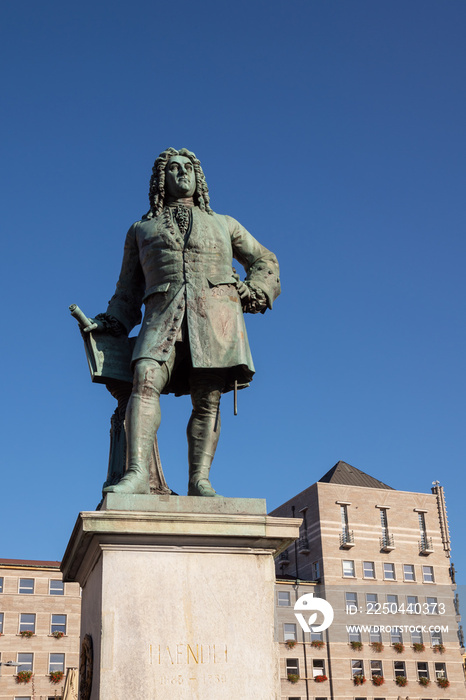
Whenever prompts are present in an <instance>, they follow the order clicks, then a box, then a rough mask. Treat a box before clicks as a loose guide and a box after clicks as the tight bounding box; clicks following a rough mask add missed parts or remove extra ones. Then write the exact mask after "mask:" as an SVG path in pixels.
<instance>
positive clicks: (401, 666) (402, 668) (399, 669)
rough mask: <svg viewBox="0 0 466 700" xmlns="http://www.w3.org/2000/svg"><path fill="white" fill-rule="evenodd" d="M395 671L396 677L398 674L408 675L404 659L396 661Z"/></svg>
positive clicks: (394, 664)
mask: <svg viewBox="0 0 466 700" xmlns="http://www.w3.org/2000/svg"><path fill="white" fill-rule="evenodd" d="M393 671H394V673H395V678H396V677H397V676H406V665H405V662H404V661H394V662H393Z"/></svg>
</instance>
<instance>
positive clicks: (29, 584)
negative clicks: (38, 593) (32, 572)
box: [18, 578, 34, 595]
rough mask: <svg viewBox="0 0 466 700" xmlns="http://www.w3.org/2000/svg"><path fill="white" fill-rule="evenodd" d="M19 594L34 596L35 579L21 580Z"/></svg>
mask: <svg viewBox="0 0 466 700" xmlns="http://www.w3.org/2000/svg"><path fill="white" fill-rule="evenodd" d="M18 593H22V594H23V595H32V594H33V593H34V579H33V578H20V579H19V587H18Z"/></svg>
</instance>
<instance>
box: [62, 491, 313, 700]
mask: <svg viewBox="0 0 466 700" xmlns="http://www.w3.org/2000/svg"><path fill="white" fill-rule="evenodd" d="M299 524H300V521H299V520H295V519H288V518H273V517H269V516H267V515H266V506H265V501H263V500H254V499H232V498H193V497H186V496H184V497H182V496H136V495H134V496H133V495H132V496H121V495H117V494H108V495H107V496H106V498H105V501H104V504H103V508H102V510H100V511H96V512H83V513H80V515H79V517H78V520H77V523H76V526H75V528H74V531H73V534H72V536H71V539H70V542H69V545H68V548H67V550H66V553H65V556H64V558H63V562H62V569H63V574H64V579H65V581H79V583H80V584H81V586H82V588H83V598H82V622H81V638H82V639H84V637H85V636H86V635H91V637H92V643H93V663H92V670H93V680H92V690H91V693H90V700H159V699H160V700H168V699H170V700H178V699H179V700H196V699H199V700H201V699H202V700H276V698H278V697H279V674H278V651H277V645H276V644H275V643H274V581H275V572H274V564H273V556H274V554H277V553H278V552H280V551H281V550H282V549H285V548H286V547H287V546H289V544H290V543H291V542H293V541H294V540H295V539H296V537H297V536H298V526H299Z"/></svg>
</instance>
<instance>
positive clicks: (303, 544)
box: [299, 535, 311, 554]
mask: <svg viewBox="0 0 466 700" xmlns="http://www.w3.org/2000/svg"><path fill="white" fill-rule="evenodd" d="M299 551H300V553H301V554H309V552H310V551H311V550H310V549H309V540H308V539H307V537H306V536H305V535H304V536H302V537H300V538H299Z"/></svg>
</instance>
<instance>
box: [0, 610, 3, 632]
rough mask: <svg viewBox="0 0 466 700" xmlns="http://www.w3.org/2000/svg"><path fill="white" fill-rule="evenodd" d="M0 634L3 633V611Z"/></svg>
mask: <svg viewBox="0 0 466 700" xmlns="http://www.w3.org/2000/svg"><path fill="white" fill-rule="evenodd" d="M0 634H3V613H0Z"/></svg>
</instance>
